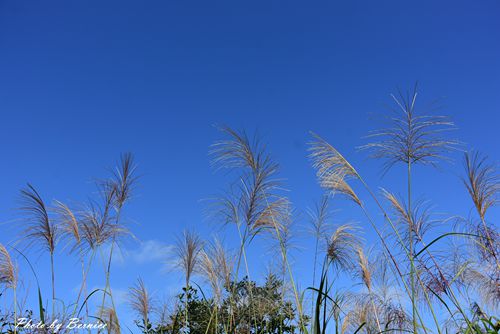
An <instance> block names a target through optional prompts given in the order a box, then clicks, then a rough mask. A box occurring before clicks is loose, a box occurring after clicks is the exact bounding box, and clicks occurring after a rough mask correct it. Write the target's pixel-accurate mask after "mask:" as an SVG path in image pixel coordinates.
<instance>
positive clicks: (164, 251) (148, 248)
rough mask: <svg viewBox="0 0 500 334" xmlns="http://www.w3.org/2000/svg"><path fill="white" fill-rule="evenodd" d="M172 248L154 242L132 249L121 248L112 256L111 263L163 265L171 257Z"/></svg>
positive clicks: (144, 243) (142, 243)
mask: <svg viewBox="0 0 500 334" xmlns="http://www.w3.org/2000/svg"><path fill="white" fill-rule="evenodd" d="M171 253H172V246H170V245H167V244H164V243H162V242H160V241H156V240H146V241H143V242H141V243H140V244H139V247H137V248H133V249H124V248H121V249H120V251H118V252H116V255H113V262H115V263H117V264H125V263H127V264H129V263H134V264H146V263H154V262H160V263H164V262H166V261H167V259H168V257H169V256H171Z"/></svg>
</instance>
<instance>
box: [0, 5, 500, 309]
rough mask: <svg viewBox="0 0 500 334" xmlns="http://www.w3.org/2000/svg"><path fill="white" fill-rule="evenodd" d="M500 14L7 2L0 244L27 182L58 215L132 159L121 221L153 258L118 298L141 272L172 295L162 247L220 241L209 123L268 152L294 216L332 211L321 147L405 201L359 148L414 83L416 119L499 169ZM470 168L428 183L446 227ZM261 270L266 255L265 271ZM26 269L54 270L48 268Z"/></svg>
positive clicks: (127, 279) (1, 16) (127, 273)
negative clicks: (180, 240)
mask: <svg viewBox="0 0 500 334" xmlns="http://www.w3.org/2000/svg"><path fill="white" fill-rule="evenodd" d="M499 10H500V5H499V3H498V2H497V1H481V2H479V1H476V2H472V1H440V2H436V1H420V2H418V4H417V3H416V2H411V3H410V2H403V1H377V2H368V1H367V2H361V1H350V2H347V1H343V2H340V1H330V2H326V1H321V2H314V3H311V2H308V3H306V2H298V1H286V2H285V1H272V2H270V1H189V2H188V1H147V2H131V1H106V2H102V1H72V2H68V1H43V2H36V1H4V0H2V1H0V115H1V116H2V120H1V122H0V142H1V143H2V144H1V150H2V151H1V156H2V161H3V163H2V167H1V170H2V173H0V178H1V184H2V189H1V191H0V222H2V224H1V225H0V228H1V231H2V233H1V235H0V242H2V243H7V242H9V241H11V240H13V239H15V236H16V231H17V230H18V228H19V225H20V224H21V222H20V221H19V220H18V218H19V215H18V213H17V212H16V210H15V208H16V207H18V206H19V202H18V199H19V197H18V194H19V190H20V189H21V188H22V187H23V186H24V185H25V183H26V182H31V183H33V184H34V185H35V186H36V187H37V189H38V190H39V191H40V192H41V194H42V195H43V197H44V198H45V199H46V200H47V201H48V202H50V201H51V200H53V199H59V200H61V201H66V202H69V203H76V202H78V201H83V200H85V199H87V198H88V197H89V196H93V194H94V192H95V189H94V187H93V182H92V180H93V179H94V178H101V177H105V176H106V175H107V174H106V173H107V171H106V168H108V167H110V166H113V164H114V163H115V162H116V160H117V159H118V157H119V154H120V153H122V152H125V151H131V152H133V153H134V154H135V156H136V161H137V164H138V171H139V173H140V174H141V179H140V185H139V187H138V189H137V193H136V196H135V197H134V199H133V201H132V202H131V203H130V205H129V207H128V208H127V209H126V219H127V221H128V222H129V223H130V224H131V225H130V226H131V229H132V230H133V232H134V233H135V235H136V236H137V238H138V239H139V240H142V241H143V242H144V244H143V245H142V246H141V245H140V244H138V243H134V242H132V241H130V242H128V243H127V245H126V247H125V248H126V249H127V251H128V252H129V253H128V254H135V255H129V256H127V257H125V262H126V263H125V264H119V263H117V268H118V269H116V270H117V271H116V273H117V274H116V276H115V277H114V278H113V285H114V286H116V289H117V290H122V291H124V290H125V289H126V288H127V287H128V286H129V285H130V284H131V283H132V282H133V280H134V279H135V277H136V276H137V275H138V274H140V273H142V275H143V278H144V279H145V281H146V283H147V284H149V285H150V286H151V287H152V288H153V290H156V291H158V294H159V295H162V294H165V295H168V294H170V293H172V290H174V289H175V288H176V287H177V286H178V285H179V282H180V281H179V278H178V276H176V274H175V273H172V272H166V273H161V272H160V271H161V269H160V267H161V264H160V263H161V261H160V260H159V259H160V258H161V257H162V256H163V255H165V254H163V253H162V252H163V251H162V250H161V249H162V248H161V247H163V246H164V245H169V244H171V243H172V242H173V241H174V240H175V235H176V234H179V233H180V232H181V231H182V230H183V229H184V228H188V227H189V228H195V229H196V230H197V231H199V232H200V234H202V235H204V236H205V237H207V238H208V237H209V236H210V235H212V234H213V233H215V232H219V227H218V226H217V225H216V224H215V225H213V224H212V225H211V224H209V222H207V219H206V218H205V217H204V209H205V206H204V204H203V203H204V202H203V199H206V198H208V197H210V196H212V195H213V194H217V193H219V192H220V191H222V190H223V189H224V188H225V186H226V185H227V181H228V180H227V178H225V177H224V175H219V174H214V172H213V170H211V168H210V166H209V163H208V155H207V153H208V149H209V145H210V144H211V143H212V142H213V141H214V140H217V139H219V138H220V134H219V133H218V132H217V131H216V130H215V129H214V127H213V125H214V124H227V125H230V126H232V127H234V128H237V129H246V130H247V131H249V132H251V133H253V132H255V131H257V132H258V133H259V134H260V135H262V137H263V138H264V141H265V142H266V143H267V144H268V147H269V150H270V151H271V152H272V154H273V156H274V157H275V158H276V160H277V161H279V163H280V164H281V165H282V169H281V170H282V174H281V175H282V176H283V177H284V178H285V179H286V183H287V187H288V189H289V190H290V197H291V199H292V201H293V203H294V205H295V207H296V208H297V209H298V210H299V211H300V212H304V211H305V209H306V208H307V207H310V206H312V205H313V203H314V201H315V200H318V199H319V198H320V196H321V190H320V189H319V187H318V186H317V184H316V180H315V177H314V171H313V170H312V169H311V167H310V164H309V162H308V161H307V159H306V155H307V152H306V148H307V145H306V144H307V141H308V140H309V139H310V137H309V135H308V131H310V130H312V131H314V132H317V133H319V134H321V135H322V136H323V137H325V138H326V139H327V140H329V141H330V142H331V143H332V144H334V145H336V146H337V147H338V148H339V149H340V150H341V151H342V152H344V154H345V155H346V156H347V157H348V158H349V159H351V160H352V161H353V162H354V163H355V164H356V165H357V166H358V168H359V169H360V171H361V173H362V174H363V175H365V176H366V177H367V178H368V179H369V180H370V182H371V184H372V185H373V186H374V187H375V188H376V187H378V186H382V185H384V186H385V187H388V188H389V189H391V190H393V191H395V192H398V191H402V189H403V188H401V186H400V185H399V183H398V180H399V177H400V176H401V175H400V171H399V169H398V168H396V169H394V170H393V171H392V172H391V173H389V174H388V175H386V176H385V177H384V178H383V179H382V180H381V179H380V175H381V173H380V169H381V164H380V163H377V162H374V161H370V160H368V159H366V156H365V154H364V153H359V152H357V151H356V149H355V147H356V146H359V145H361V144H363V143H364V140H363V139H362V137H363V136H364V135H366V133H367V132H368V131H369V130H371V129H374V128H376V127H377V123H376V122H374V121H373V119H372V118H370V114H378V113H383V112H385V111H386V108H385V105H386V104H389V103H390V97H389V94H390V93H393V92H396V91H397V89H398V87H399V88H401V89H403V90H405V89H407V88H410V87H412V86H413V84H414V83H415V81H418V82H419V84H420V90H421V95H420V97H419V98H420V100H419V102H421V104H420V106H423V107H424V106H426V104H428V103H429V102H430V101H432V100H434V99H436V98H437V99H439V100H440V105H442V106H443V108H442V109H441V110H440V113H442V114H447V115H450V116H451V117H452V118H453V120H454V121H455V123H456V124H457V127H458V128H459V130H457V131H455V132H454V133H453V136H454V137H456V138H458V139H460V140H461V141H463V142H464V143H466V145H467V146H466V147H472V148H476V149H479V150H481V151H483V152H485V153H487V154H488V155H489V156H490V157H491V158H492V159H493V160H494V161H498V159H499V158H500V155H499V153H498V148H497V144H498V134H497V132H498V124H499V120H500V116H499V115H498V113H499V111H500V96H499V94H498V92H500V62H499V59H500V44H499V43H498V41H499V40H500V23H499V20H498V13H499ZM453 156H454V157H455V158H459V154H455V155H453ZM460 167H461V165H460V163H459V162H456V163H455V164H447V163H445V164H442V165H441V170H439V171H436V170H433V169H429V168H419V169H418V170H417V175H416V181H415V183H416V186H415V187H416V189H415V191H416V192H417V193H418V195H419V196H421V197H423V198H426V199H427V198H429V199H432V202H433V204H435V206H436V207H437V208H438V211H439V212H444V213H454V214H460V215H467V214H469V210H470V208H471V205H470V203H469V202H468V199H467V197H466V194H465V191H464V190H463V188H462V186H461V183H460V180H459V179H458V177H459V175H460V172H461V168H460ZM335 209H340V210H341V213H339V215H338V217H337V218H336V223H342V222H345V221H347V220H350V219H352V220H358V221H360V223H361V224H363V223H365V224H366V222H363V219H362V217H361V216H360V215H359V213H356V212H354V210H353V209H352V207H351V206H350V205H349V204H345V203H344V202H338V203H337V202H336V207H335ZM494 214H496V212H494ZM299 223H300V224H303V223H305V222H304V221H300V222H299ZM367 231H369V230H368V229H367ZM230 232H231V231H228V233H225V234H224V238H225V239H226V241H227V242H228V243H229V244H231V243H234V242H235V240H234V239H235V238H234V234H233V235H232V234H231V233H230ZM233 232H234V231H233ZM366 238H367V239H370V238H371V233H370V232H367V235H366ZM298 244H299V245H300V249H299V251H297V252H296V253H295V261H296V263H297V271H298V273H297V275H298V277H299V278H300V277H303V276H305V277H308V275H303V274H302V273H307V272H308V270H310V266H309V264H310V257H309V255H308V254H309V253H307V251H305V250H304V249H307V247H308V246H310V243H309V242H308V241H307V240H302V239H300V240H299V241H298ZM144 245H149V247H153V248H154V249H155V250H154V251H151V250H150V251H144V250H145V249H146V250H148V248H147V247H146V248H145V246H144ZM155 247H156V248H155ZM257 247H265V245H264V243H262V244H259V243H257V244H256V248H257ZM153 253H154V254H156V253H160V255H158V256H157V257H154V259H152V260H148V259H147V257H146V256H145V254H153ZM141 254H142V256H141ZM263 254H265V252H262V251H261V250H260V249H255V256H254V259H255V260H254V262H253V263H252V266H254V267H255V268H256V269H255V270H256V271H258V270H262V266H263V264H265V263H266V261H267V258H268V255H263ZM32 256H33V257H34V258H36V259H37V260H36V263H37V266H39V267H40V268H41V269H40V270H42V271H43V270H44V269H43V267H44V266H45V265H46V263H47V262H46V258H45V257H44V256H40V255H39V254H36V253H35V252H33V254H32ZM58 256H59V257H60V264H59V265H58V266H59V267H58V268H57V270H58V271H59V272H60V275H66V276H65V279H64V280H61V281H62V282H61V281H60V282H59V284H60V286H59V291H64V293H69V292H68V291H71V289H72V288H73V286H72V283H71V282H72V279H71V278H72V277H73V278H74V279H77V276H75V272H74V270H73V268H76V266H77V263H76V261H75V260H74V259H70V258H67V257H66V256H65V255H63V254H59V255H58ZM127 264H132V265H127ZM257 268H261V269H257ZM144 273H148V274H144ZM96 284H98V276H96ZM74 285H76V284H74ZM301 285H302V286H306V285H307V281H305V282H301ZM47 294H48V288H47ZM123 309H124V310H125V309H126V308H125V307H124V308H123Z"/></svg>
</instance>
